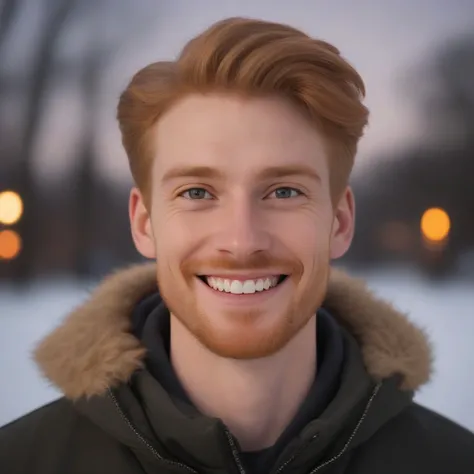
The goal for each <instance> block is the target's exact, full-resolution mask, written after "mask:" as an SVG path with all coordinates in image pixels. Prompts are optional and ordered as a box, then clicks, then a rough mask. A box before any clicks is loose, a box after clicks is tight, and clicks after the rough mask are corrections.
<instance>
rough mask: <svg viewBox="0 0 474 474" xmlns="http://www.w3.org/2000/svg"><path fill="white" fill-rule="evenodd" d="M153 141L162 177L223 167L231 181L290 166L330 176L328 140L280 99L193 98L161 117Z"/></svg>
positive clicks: (207, 96) (181, 102) (185, 100)
mask: <svg viewBox="0 0 474 474" xmlns="http://www.w3.org/2000/svg"><path fill="white" fill-rule="evenodd" d="M153 139H154V144H153V145H154V149H155V150H156V153H155V155H156V156H155V167H154V168H155V170H156V171H155V172H156V173H157V174H158V175H164V174H165V173H167V172H168V171H169V170H170V168H173V167H179V168H182V167H183V166H207V167H211V168H218V169H219V170H220V171H221V172H222V173H228V174H229V175H230V176H232V177H237V176H239V175H246V176H249V177H250V175H252V174H253V173H261V172H262V170H264V169H265V168H266V167H271V168H275V167H278V166H289V165H296V166H298V165H302V166H310V167H313V168H314V170H315V172H317V173H318V174H320V175H321V177H323V176H324V174H325V173H327V170H326V169H325V168H327V166H326V161H327V160H326V152H325V149H324V140H323V137H322V136H321V134H320V133H319V132H318V131H317V130H316V128H315V127H314V125H313V124H311V123H310V122H309V121H308V120H307V119H306V118H305V117H303V115H302V114H300V113H299V112H298V111H297V110H296V109H295V108H294V107H293V106H292V105H291V104H289V103H287V102H286V101H284V100H283V99H279V98H251V99H249V98H241V97H236V96H232V95H217V94H213V95H205V96H204V95H191V96H188V97H186V98H184V99H182V100H181V101H180V102H179V103H177V104H175V105H174V107H172V108H171V110H169V111H168V112H167V113H166V114H165V115H164V116H163V117H162V118H161V119H160V121H159V122H158V124H157V125H156V128H155V131H154V136H153Z"/></svg>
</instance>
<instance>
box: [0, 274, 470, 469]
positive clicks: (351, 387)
mask: <svg viewBox="0 0 474 474" xmlns="http://www.w3.org/2000/svg"><path fill="white" fill-rule="evenodd" d="M155 275H156V271H155V267H154V265H139V266H136V267H132V268H129V269H126V270H123V271H120V272H117V273H115V274H114V275H111V276H110V277H108V278H107V279H106V280H105V281H104V282H103V283H102V284H101V285H100V286H99V287H98V289H97V290H96V291H95V293H94V294H93V295H92V297H91V298H90V300H89V301H87V302H86V303H85V304H84V305H82V306H81V307H79V308H78V309H77V310H75V311H74V312H72V314H70V315H69V316H68V317H67V318H66V319H65V321H64V322H63V323H62V324H61V325H60V326H59V327H58V328H57V329H55V330H54V331H53V332H52V333H51V334H50V335H49V336H48V337H46V338H45V339H44V340H43V341H42V342H41V344H40V345H39V346H38V348H37V349H36V350H35V359H36V362H37V364H38V366H39V368H40V370H41V371H42V373H43V374H44V375H45V377H46V378H47V379H48V380H49V381H51V383H53V384H54V385H55V386H56V387H58V388H59V389H60V390H61V391H62V393H63V394H64V396H63V397H61V398H60V399H59V400H56V401H54V402H52V403H50V404H48V405H46V406H44V407H41V408H39V409H37V410H36V411H34V412H32V413H30V414H28V415H25V416H23V417H22V418H20V419H19V420H16V421H14V422H12V423H10V424H8V425H6V426H4V427H3V428H1V429H0V472H1V473H2V474H3V473H6V474H7V473H8V474H106V473H113V474H190V473H191V474H192V473H195V474H245V469H244V467H243V465H242V462H241V460H240V457H239V446H238V442H237V440H236V439H235V438H234V437H233V436H232V434H231V433H230V432H229V430H228V429H227V428H226V426H225V425H224V424H223V423H222V421H220V420H218V419H214V418H210V417H206V416H204V415H200V416H196V414H191V413H189V412H187V411H186V408H185V407H183V406H182V405H180V404H179V403H176V402H175V401H174V400H173V399H172V398H171V397H170V396H169V395H168V394H167V393H166V392H165V391H164V389H163V388H162V387H161V386H160V384H159V383H158V381H157V380H156V379H155V378H153V377H152V376H151V374H150V373H149V372H148V371H147V370H146V367H145V365H144V358H145V349H144V348H143V347H142V346H141V343H140V341H139V340H138V339H137V338H135V337H134V335H133V334H132V333H131V332H130V315H131V313H132V311H133V309H134V307H135V305H136V304H137V302H138V301H140V300H141V299H142V298H143V297H144V296H145V295H147V294H149V293H151V292H152V291H156V278H155ZM323 306H324V307H325V308H327V309H328V310H329V311H330V312H331V314H332V315H334V317H335V318H336V319H337V321H338V322H339V324H340V325H341V326H342V327H343V328H344V331H345V334H346V336H345V344H346V357H345V361H344V367H343V371H342V375H341V381H340V387H339V390H338V391H337V394H336V396H335V397H334V399H333V400H332V402H331V403H330V404H329V406H328V407H327V408H326V410H325V411H324V412H323V414H322V415H321V416H320V417H319V418H317V419H315V420H313V421H311V422H310V423H309V424H308V425H307V426H306V428H305V429H304V430H303V431H302V432H301V433H300V435H299V436H298V437H297V438H295V439H294V440H293V441H292V442H291V443H290V444H289V445H288V446H287V447H286V449H285V450H284V451H283V452H282V453H281V455H280V457H279V459H278V462H277V463H276V465H275V466H274V469H273V470H272V472H270V473H265V474H273V473H274V474H315V473H324V474H343V473H344V474H400V473H403V474H425V473H426V474H428V473H429V474H447V473H449V474H472V473H474V435H472V434H471V433H469V432H468V431H467V430H465V429H463V428H461V427H460V426H458V425H456V424H454V423H452V422H451V421H449V420H447V419H445V418H444V417H442V416H440V415H438V414H436V413H434V412H432V411H430V410H428V409H426V408H423V407H421V406H419V405H418V404H416V403H415V402H414V401H413V395H414V393H415V391H416V390H417V389H418V388H419V387H420V386H422V385H423V384H424V383H426V382H427V381H428V380H429V376H430V371H431V360H432V356H431V351H430V347H429V344H428V342H427V340H426V337H425V335H424V334H423V332H422V331H421V330H420V329H418V328H416V327H415V326H414V325H413V324H412V323H410V322H409V321H408V319H407V318H406V317H405V316H404V315H402V314H401V313H399V312H398V311H397V310H395V309H394V308H393V307H392V306H391V305H389V304H388V303H386V302H384V301H381V300H379V299H378V298H376V297H375V296H374V295H372V294H371V293H370V292H369V291H368V290H367V289H366V288H365V286H364V284H363V283H362V282H360V281H358V280H356V279H353V278H351V277H349V276H347V275H346V274H344V273H342V272H340V271H337V270H332V272H331V277H330V282H329V287H328V292H327V295H326V298H325V301H324V304H323ZM456 389H462V387H461V388H456Z"/></svg>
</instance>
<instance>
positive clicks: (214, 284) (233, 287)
mask: <svg viewBox="0 0 474 474" xmlns="http://www.w3.org/2000/svg"><path fill="white" fill-rule="evenodd" d="M206 281H207V284H208V285H209V286H210V287H211V288H213V289H214V290H217V291H222V292H225V293H232V294H234V295H241V294H242V293H245V294H250V293H256V292H260V291H265V290H269V289H270V288H273V287H274V286H276V285H277V284H278V277H273V276H272V277H267V278H259V279H258V280H245V281H241V280H228V279H224V278H216V277H206Z"/></svg>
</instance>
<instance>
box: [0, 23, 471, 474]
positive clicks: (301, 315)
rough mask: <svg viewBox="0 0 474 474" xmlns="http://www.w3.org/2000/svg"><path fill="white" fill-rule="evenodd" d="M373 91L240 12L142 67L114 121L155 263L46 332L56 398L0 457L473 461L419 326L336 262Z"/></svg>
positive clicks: (170, 469) (200, 468)
mask: <svg viewBox="0 0 474 474" xmlns="http://www.w3.org/2000/svg"><path fill="white" fill-rule="evenodd" d="M363 95H364V84H363V81H362V79H361V78H360V76H359V75H358V73H357V72H356V71H355V70H354V69H353V68H352V67H351V66H350V65H349V64H348V63H347V62H346V61H345V60H344V59H343V58H342V57H341V56H340V54H339V52H338V50H337V49H336V48H334V47H333V46H331V45H329V44H327V43H325V42H322V41H318V40H315V39H312V38H310V37H308V36H306V35H305V34H303V33H302V32H300V31H298V30H296V29H293V28H290V27H288V26H284V25H280V24H273V23H268V22H263V21H255V20H248V19H238V18H233V19H228V20H225V21H221V22H219V23H217V24H215V25H213V26H212V27H210V28H209V29H208V30H207V31H205V32H204V33H202V34H201V35H199V36H198V37H196V38H194V39H193V40H192V41H190V42H189V43H188V44H187V45H186V47H185V48H184V50H183V52H182V54H181V55H180V56H179V58H178V59H177V60H176V61H175V62H166V63H164V62H162V63H155V64H151V65H149V66H147V67H146V68H144V69H143V70H141V71H139V72H138V73H137V74H136V75H135V77H134V78H133V79H132V81H131V83H130V84H129V86H128V87H127V89H126V90H125V92H124V93H123V95H122V96H121V98H120V103H119V106H118V120H119V123H120V129H121V132H122V137H123V144H124V147H125V149H126V151H127V154H128V158H129V161H130V166H131V171H132V174H133V177H134V180H135V183H136V186H137V187H135V188H133V190H132V191H131V195H130V206H129V213H130V221H131V229H132V234H133V239H134V242H135V245H136V247H137V249H138V251H139V252H140V253H141V254H142V255H143V256H145V257H147V258H149V259H151V260H153V261H154V262H153V263H150V264H146V265H143V266H140V265H139V266H135V267H132V268H129V269H125V270H123V271H120V272H117V273H115V274H114V275H112V276H110V277H109V278H107V279H106V280H105V282H103V284H101V285H100V286H99V288H98V289H97V290H96V292H95V293H94V294H93V295H92V297H91V299H90V300H89V301H88V302H86V303H85V304H84V305H83V306H82V307H80V308H78V309H77V310H75V311H74V312H73V313H72V314H71V315H70V316H69V317H68V318H67V319H66V320H65V321H64V322H63V323H62V324H61V326H59V327H58V328H57V329H56V330H55V331H54V332H53V333H52V334H51V335H49V336H48V337H47V338H46V339H45V340H44V341H43V342H41V344H40V345H39V347H38V348H37V349H36V351H35V357H36V361H37V363H38V365H39V367H40V369H41V371H42V372H43V374H44V375H45V376H46V377H47V378H48V380H49V381H51V382H52V383H53V384H54V385H55V386H57V387H58V388H59V389H60V390H62V392H63V393H64V397H63V398H61V399H60V400H57V401H54V402H53V403H51V404H49V405H48V406H45V407H42V408H40V409H38V410H36V411H35V412H33V413H31V414H28V415H26V416H25V417H23V418H21V419H20V420H17V421H15V422H13V423H11V424H10V425H8V426H6V427H4V428H3V429H2V431H1V434H0V460H1V461H0V468H1V472H5V473H9V474H12V473H28V474H53V473H54V474H63V473H68V474H103V473H108V472H110V473H114V474H135V473H137V474H138V473H147V474H172V473H175V474H180V473H183V474H184V473H199V474H207V473H208V474H211V473H212V474H219V473H222V474H224V473H235V474H245V473H247V474H250V473H265V474H271V473H275V474H280V473H283V474H286V473H287V474H291V473H294V474H297V473H304V474H309V473H312V474H314V473H319V472H321V473H330V474H336V473H337V474H340V473H350V474H371V473H374V474H381V473H383V474H400V473H402V472H403V473H413V474H415V473H416V474H420V473H439V474H441V473H448V472H449V473H458V474H462V473H466V474H467V473H472V472H474V437H473V436H472V435H471V434H470V433H468V432H467V431H466V430H464V429H463V428H461V427H459V426H457V425H455V424H453V423H452V422H450V421H448V420H446V419H444V418H443V417H441V416H439V415H437V414H435V413H433V412H431V411H429V410H427V409H425V408H422V407H421V406H419V405H417V404H416V403H414V402H413V394H414V392H415V391H416V390H417V389H418V388H419V387H420V386H421V385H423V384H424V383H426V382H427V381H428V379H429V376H430V370H431V369H430V364H431V354H430V349H429V345H428V342H427V341H426V339H425V336H424V335H423V333H422V331H420V330H419V329H417V328H415V327H414V326H413V325H412V324H411V323H410V322H409V321H408V320H407V319H406V318H405V316H403V315H402V314H400V313H399V312H398V311H396V310H395V309H394V308H393V307H391V306H390V305H389V304H388V303H385V302H383V301H380V300H378V299H377V298H375V297H374V296H373V295H372V294H371V293H370V292H369V291H368V290H367V289H366V288H365V287H364V285H363V284H362V283H361V282H358V281H356V280H354V279H352V278H351V277H349V276H347V275H345V274H344V273H342V272H340V271H336V270H334V269H331V268H330V262H331V261H332V260H334V259H337V258H339V257H341V256H342V255H343V254H344V253H345V252H346V251H347V250H348V248H349V246H350V243H351V239H352V236H353V231H354V197H353V195H352V192H351V190H350V188H349V187H348V184H347V183H348V178H349V174H350V172H351V168H352V166H353V162H354V157H355V154H356V149H357V143H358V140H359V138H360V137H361V136H362V133H363V129H364V127H365V125H366V123H367V118H368V111H367V109H366V107H365V106H364V105H363V104H362V102H361V101H362V98H363ZM157 282H158V285H157ZM158 289H159V292H158ZM456 389H459V388H456ZM461 389H462V388H461Z"/></svg>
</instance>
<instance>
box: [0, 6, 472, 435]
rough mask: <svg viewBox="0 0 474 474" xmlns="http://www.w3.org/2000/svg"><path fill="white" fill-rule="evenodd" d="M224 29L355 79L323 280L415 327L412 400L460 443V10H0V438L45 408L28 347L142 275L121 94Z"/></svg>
mask: <svg viewBox="0 0 474 474" xmlns="http://www.w3.org/2000/svg"><path fill="white" fill-rule="evenodd" d="M236 15H238V16H251V17H259V18H263V19H267V20H274V21H280V22H286V23H289V24H291V25H293V26H296V27H299V28H302V29H303V30H305V31H306V32H307V33H309V34H311V35H313V36H316V37H319V38H321V39H324V40H327V41H329V42H331V43H333V44H335V45H336V46H337V47H338V48H339V49H340V50H341V51H342V53H343V55H344V56H345V57H346V58H348V59H349V61H350V62H351V63H352V64H353V65H354V66H355V67H356V68H357V69H358V70H359V72H360V73H361V75H362V76H363V77H364V79H365V81H366V86H367V91H368V93H367V100H366V103H367V105H368V107H369V108H370V109H371V122H370V126H369V128H368V130H367V133H366V135H365V137H364V138H363V140H362V142H361V145H360V151H359V155H358V157H357V164H356V167H355V170H354V174H353V178H352V185H353V188H354V190H355V194H356V199H357V205H358V206H357V232H356V236H355V239H354V244H353V246H352V249H351V251H350V252H349V254H348V255H347V257H345V258H344V259H343V260H342V261H341V262H338V265H342V266H344V267H345V268H347V269H348V270H350V271H351V272H352V273H353V274H355V275H359V276H361V277H363V278H365V279H366V280H367V282H368V283H369V285H370V287H371V288H372V289H373V290H374V291H375V292H376V293H377V294H379V295H380V296H383V297H384V298H387V299H389V300H390V301H392V302H393V303H394V304H395V305H396V306H397V307H399V308H400V309H402V310H404V311H406V312H407V313H408V314H409V315H410V317H411V319H412V320H414V321H415V322H417V323H418V324H420V325H422V326H423V327H425V328H426V330H427V332H428V334H429V335H430V337H431V339H432V342H433V345H434V350H435V356H436V365H435V369H436V370H435V373H434V376H433V380H432V382H431V383H430V384H429V385H428V386H427V387H425V388H424V389H423V390H422V391H421V392H420V393H419V394H418V395H417V398H418V400H419V401H420V402H422V403H424V404H425V405H427V406H430V407H431V408H434V409H435V410H438V411H439V412H441V413H443V414H444V415H445V416H448V417H450V418H451V419H453V420H455V421H457V422H458V423H461V424H463V425H464V426H466V427H468V428H469V429H471V430H474V406H473V401H472V400H473V397H472V390H473V389H474V371H473V370H472V367H473V366H474V348H473V347H472V344H471V339H472V338H473V336H474V309H473V308H474V130H473V127H474V2H473V1H472V0H451V1H450V2H447V1H445V0H417V1H416V2H412V1H410V0H384V1H383V2H379V1H377V0H359V1H358V2H353V1H352V0H332V1H329V0H325V1H317V0H293V1H292V2H288V1H287V0H286V1H285V0H261V1H257V0H239V1H237V0H227V1H223V0H220V1H219V0H201V1H200V2H194V1H191V0H188V1H185V0H173V1H171V0H168V1H165V0H163V1H155V0H113V1H112V0H80V1H79V0H0V347H1V352H0V378H1V379H2V380H3V383H2V388H1V389H0V425H2V424H4V423H6V422H8V421H10V420H12V419H14V418H16V417H18V416H20V415H22V414H24V413H26V412H27V411H29V410H31V409H33V408H35V407H37V406H39V405H41V404H43V403H45V402H47V401H49V400H51V399H53V398H55V397H56V396H57V395H58V394H57V393H56V391H55V390H54V389H53V388H51V387H48V386H47V385H46V384H45V382H44V381H42V380H41V379H40V377H39V375H38V374H37V373H36V370H35V367H34V365H33V363H32V362H31V360H30V351H31V348H32V346H33V345H34V343H35V342H36V341H37V340H38V339H40V338H41V337H42V336H43V335H44V334H45V333H47V332H48V331H49V330H51V329H52V327H54V326H55V325H56V324H57V323H58V321H60V320H61V318H63V317H64V316H65V315H66V314H67V313H68V311H70V310H71V309H72V308H74V306H76V305H77V304H79V303H80V302H81V301H83V300H84V299H85V298H86V297H87V296H88V294H89V292H90V291H91V289H92V288H93V287H94V285H95V284H96V282H97V281H98V280H99V279H100V278H101V277H102V276H103V275H105V274H106V273H107V272H108V271H110V270H111V269H113V268H116V267H120V266H122V265H126V264H128V263H130V262H137V261H139V260H140V258H139V255H138V253H137V252H136V250H135V249H134V246H133V243H132V240H131V237H130V232H129V224H128V212H127V200H128V192H129V189H130V185H131V179H130V174H129V170H128V165H127V160H126V156H125V154H124V151H123V149H122V147H121V143H120V136H119V132H118V127H117V124H116V120H115V108H116V105H117V100H118V97H119V94H120V93H121V91H122V90H123V88H124V87H125V86H126V84H127V82H128V80H129V79H130V78H131V76H132V75H133V74H134V73H135V72H136V71H137V70H138V69H139V68H141V67H143V66H145V65H146V64H148V63H150V62H153V61H157V60H163V59H170V58H173V57H174V56H176V55H177V54H178V53H179V51H180V48H181V47H182V46H183V45H184V43H185V42H186V41H187V40H188V39H190V38H191V37H192V36H193V35H195V34H197V33H199V32H200V31H201V30H203V29H204V28H206V27H207V26H209V24H210V23H212V22H214V21H216V20H219V19H221V18H224V17H227V16H236Z"/></svg>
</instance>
